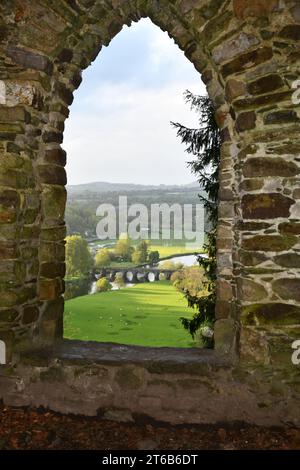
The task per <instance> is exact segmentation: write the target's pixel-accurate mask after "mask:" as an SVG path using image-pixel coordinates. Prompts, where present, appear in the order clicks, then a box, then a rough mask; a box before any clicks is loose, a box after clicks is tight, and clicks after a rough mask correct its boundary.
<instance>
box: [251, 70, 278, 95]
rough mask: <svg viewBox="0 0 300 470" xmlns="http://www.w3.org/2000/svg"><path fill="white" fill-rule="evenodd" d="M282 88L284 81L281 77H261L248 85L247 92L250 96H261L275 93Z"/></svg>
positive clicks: (274, 75)
mask: <svg viewBox="0 0 300 470" xmlns="http://www.w3.org/2000/svg"><path fill="white" fill-rule="evenodd" d="M283 86H284V81H283V79H282V77H281V76H280V75H278V74H275V73H273V74H271V75H267V76H265V77H261V78H259V79H257V80H255V81H253V82H251V83H249V85H248V91H249V93H251V95H261V94H264V93H269V92H271V91H275V90H277V89H278V88H282V87H283Z"/></svg>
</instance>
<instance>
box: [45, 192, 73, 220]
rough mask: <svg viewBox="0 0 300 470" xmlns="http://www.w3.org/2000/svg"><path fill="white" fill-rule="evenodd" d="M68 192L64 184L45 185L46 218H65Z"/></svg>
mask: <svg viewBox="0 0 300 470" xmlns="http://www.w3.org/2000/svg"><path fill="white" fill-rule="evenodd" d="M66 199H67V193H66V189H65V188H64V187H62V186H55V185H53V186H50V185H49V186H48V185H43V192H42V210H43V215H44V217H45V219H56V220H63V217H64V212H65V206H66Z"/></svg>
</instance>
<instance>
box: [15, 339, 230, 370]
mask: <svg viewBox="0 0 300 470" xmlns="http://www.w3.org/2000/svg"><path fill="white" fill-rule="evenodd" d="M55 359H56V360H59V361H61V362H63V363H64V364H70V365H72V364H77V365H86V364H103V365H111V366H113V365H130V364H132V365H136V366H141V367H144V368H146V369H147V370H148V371H149V372H153V373H181V374H182V373H187V374H191V373H192V374H193V373H195V374H199V373H201V370H203V371H204V370H205V371H207V370H211V371H213V370H218V369H220V368H227V367H230V366H231V365H232V359H230V357H228V356H224V355H223V356H221V355H219V354H218V353H216V351H214V350H210V349H200V348H199V349H196V348H193V349H192V348H189V349H185V348H167V347H165V348H153V347H144V346H132V345H122V344H115V343H98V342H94V341H78V340H67V339H64V340H62V341H60V342H59V343H57V344H56V345H55V347H54V348H52V349H43V350H39V351H34V352H32V353H26V354H24V355H23V356H22V360H23V361H25V362H27V363H31V360H32V363H34V364H35V365H39V363H40V364H41V365H45V362H46V363H49V362H50V361H53V360H55ZM23 361H22V362H23Z"/></svg>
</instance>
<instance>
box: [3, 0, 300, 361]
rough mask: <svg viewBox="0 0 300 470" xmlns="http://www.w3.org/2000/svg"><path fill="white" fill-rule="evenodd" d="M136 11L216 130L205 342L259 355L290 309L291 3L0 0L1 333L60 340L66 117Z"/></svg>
mask: <svg viewBox="0 0 300 470" xmlns="http://www.w3.org/2000/svg"><path fill="white" fill-rule="evenodd" d="M141 17H149V18H150V19H151V20H152V21H153V22H154V23H155V24H156V25H158V26H159V27H160V28H161V29H162V30H164V31H167V32H168V34H169V35H170V36H171V37H172V38H173V39H174V40H175V42H176V43H177V44H178V46H179V47H180V48H181V49H182V50H183V51H184V53H185V55H186V57H187V58H188V59H189V60H190V61H191V62H192V63H193V64H194V66H195V68H196V70H197V71H199V73H200V74H201V76H202V79H203V81H204V82H205V84H206V85H207V90H208V93H209V96H210V97H211V99H212V100H213V101H214V103H215V106H216V108H217V113H216V117H217V120H218V123H219V125H220V128H221V130H222V137H223V146H222V162H221V172H220V194H219V225H218V299H217V311H216V318H217V320H216V329H215V332H216V333H215V336H216V338H215V339H216V350H217V351H219V352H222V353H224V354H229V355H233V356H235V355H241V356H242V357H245V358H250V359H251V360H258V361H260V360H262V361H269V360H270V357H272V353H273V352H274V351H277V350H278V347H279V346H278V347H277V343H278V344H280V345H281V346H280V347H279V349H280V348H281V347H283V348H286V345H287V344H288V345H289V342H291V341H290V337H291V336H292V335H293V334H295V331H296V330H295V328H294V326H295V325H296V326H297V327H298V324H299V314H300V297H299V292H300V289H299V287H300V279H299V246H300V245H299V234H300V223H299V215H300V203H299V188H298V186H299V171H300V163H299V151H300V141H299V119H300V113H299V102H298V101H297V100H296V101H293V99H292V97H293V94H294V93H295V88H293V87H294V86H296V85H294V84H295V83H296V80H297V79H298V77H299V60H300V58H299V52H298V47H299V39H300V24H299V22H300V14H299V5H298V2H296V1H290V2H279V1H277V0H268V1H267V0H260V1H251V2H248V1H246V0H210V1H209V0H174V1H166V0H161V1H157V0H148V1H145V0H128V1H127V0H107V1H102V0H73V1H54V2H47V1H46V2H39V1H37V2H36V1H32V0H24V1H19V0H11V1H9V2H7V1H4V2H1V5H0V21H1V29H0V57H1V63H0V64H1V66H0V153H1V164H0V165H1V166H0V169H1V173H0V207H1V212H0V223H1V226H0V235H1V241H0V253H1V260H0V262H1V295H0V338H3V339H4V338H5V340H6V341H7V342H8V343H7V344H10V348H9V349H10V350H12V351H14V350H18V349H20V348H21V346H22V348H25V349H26V348H31V347H32V346H33V345H34V344H53V342H54V341H55V340H57V339H60V338H62V324H63V297H62V293H63V290H64V285H63V277H64V237H65V226H64V209H65V202H66V190H65V183H66V174H65V170H64V165H65V161H66V154H65V152H64V150H63V149H62V147H61V144H62V142H63V131H64V121H65V119H66V118H67V117H68V114H69V111H68V107H69V106H70V105H71V103H72V101H73V91H74V90H75V89H76V88H77V87H78V86H79V85H80V82H81V71H82V70H83V69H84V68H86V67H87V66H89V64H90V63H91V62H92V61H93V60H94V59H95V57H96V56H97V55H98V53H99V52H100V50H101V47H102V45H108V44H109V42H110V40H111V39H112V38H113V37H114V36H115V35H116V34H118V32H119V31H120V30H121V28H122V27H123V25H124V24H128V25H130V24H131V22H132V21H138V20H139V19H140V18H141ZM292 326H293V328H292ZM274 331H277V333H278V334H277V336H276V340H275V339H274V338H275V337H274V335H273V333H274ZM282 345H283V346H282ZM288 347H289V346H288Z"/></svg>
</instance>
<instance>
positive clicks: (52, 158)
mask: <svg viewBox="0 0 300 470" xmlns="http://www.w3.org/2000/svg"><path fill="white" fill-rule="evenodd" d="M66 159H67V153H66V152H65V150H63V149H62V148H60V147H59V148H55V149H49V150H46V151H45V161H46V162H47V163H51V164H54V165H61V166H65V164H66Z"/></svg>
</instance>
